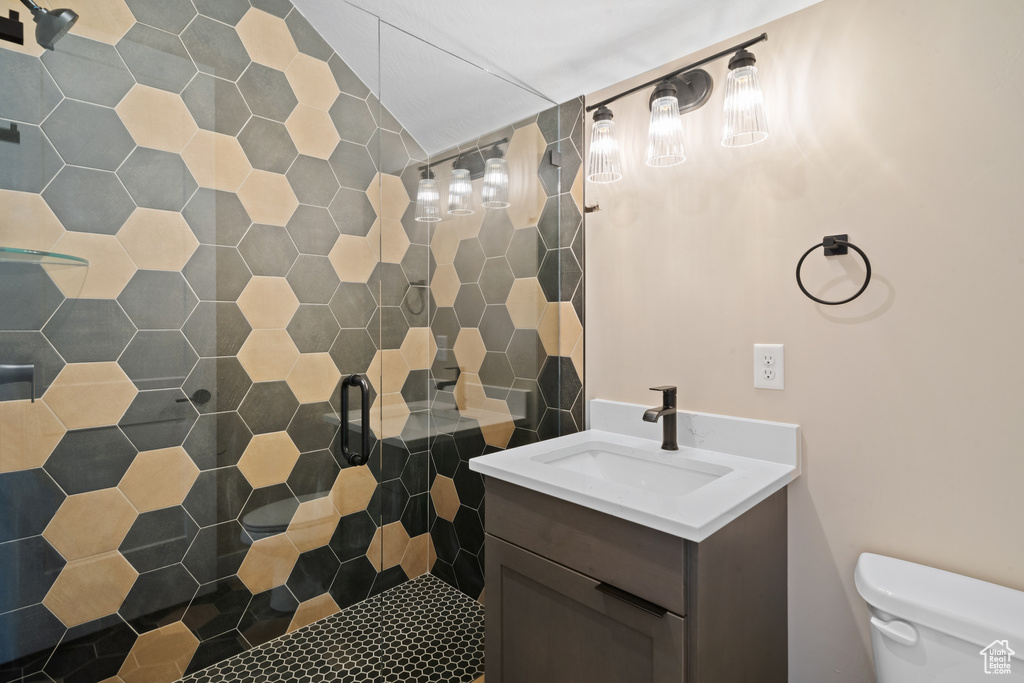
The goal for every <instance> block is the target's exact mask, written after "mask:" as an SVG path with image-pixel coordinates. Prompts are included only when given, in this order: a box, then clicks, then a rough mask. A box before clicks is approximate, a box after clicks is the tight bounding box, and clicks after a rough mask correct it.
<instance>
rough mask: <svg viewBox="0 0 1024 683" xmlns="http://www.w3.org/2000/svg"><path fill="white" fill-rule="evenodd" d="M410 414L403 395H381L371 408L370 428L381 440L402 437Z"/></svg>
mask: <svg viewBox="0 0 1024 683" xmlns="http://www.w3.org/2000/svg"><path fill="white" fill-rule="evenodd" d="M410 414H411V411H410V410H409V406H408V405H407V404H406V402H405V397H403V396H402V395H401V394H381V395H379V396H377V398H376V399H375V400H374V402H373V406H371V408H370V427H371V429H372V430H373V433H374V434H376V435H377V437H378V438H381V439H389V438H391V437H395V436H401V435H402V430H403V429H405V423H406V422H407V421H408V420H409V415H410Z"/></svg>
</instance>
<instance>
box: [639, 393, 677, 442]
mask: <svg viewBox="0 0 1024 683" xmlns="http://www.w3.org/2000/svg"><path fill="white" fill-rule="evenodd" d="M651 391H660V392H661V403H662V405H660V406H657V407H655V408H651V409H650V410H647V411H644V422H657V421H658V418H659V417H663V418H665V419H664V420H662V421H661V430H662V433H661V448H662V450H666V451H678V450H679V444H678V443H676V388H675V387H651Z"/></svg>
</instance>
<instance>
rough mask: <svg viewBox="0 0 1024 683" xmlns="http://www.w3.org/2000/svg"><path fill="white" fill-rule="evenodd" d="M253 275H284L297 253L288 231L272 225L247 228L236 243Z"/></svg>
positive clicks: (257, 225)
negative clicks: (247, 230)
mask: <svg viewBox="0 0 1024 683" xmlns="http://www.w3.org/2000/svg"><path fill="white" fill-rule="evenodd" d="M238 251H239V252H240V253H241V254H242V258H244V259H245V262H246V264H247V265H248V266H249V270H251V271H252V273H253V275H266V276H271V277H284V276H286V275H287V274H288V271H289V270H290V269H291V267H292V264H293V263H295V259H296V258H297V257H298V255H299V250H298V249H296V248H295V245H294V244H292V239H291V237H289V236H288V231H287V230H286V229H285V228H281V227H278V226H274V225H261V224H259V223H257V224H256V225H254V226H252V227H251V228H249V232H247V233H246V234H245V237H243V238H242V241H241V242H240V243H239V245H238Z"/></svg>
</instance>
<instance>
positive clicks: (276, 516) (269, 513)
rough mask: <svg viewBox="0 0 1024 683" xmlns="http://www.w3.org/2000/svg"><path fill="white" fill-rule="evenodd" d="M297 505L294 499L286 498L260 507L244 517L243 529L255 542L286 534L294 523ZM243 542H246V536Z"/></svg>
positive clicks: (242, 520)
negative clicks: (293, 516) (292, 522)
mask: <svg viewBox="0 0 1024 683" xmlns="http://www.w3.org/2000/svg"><path fill="white" fill-rule="evenodd" d="M296 505H297V503H296V502H295V499H294V498H286V499H284V500H278V501H275V502H273V503H269V504H267V505H263V506H262V507H258V508H256V509H255V510H253V511H252V512H249V513H246V514H244V515H242V519H241V522H242V528H243V529H245V532H246V533H247V534H249V537H250V538H251V539H252V540H253V541H258V540H260V539H261V538H270V537H271V536H275V535H277V534H280V533H284V532H285V531H287V530H288V524H289V523H290V522H291V521H292V515H294V514H295V508H296ZM242 542H243V543H245V542H246V539H245V537H244V534H243V538H242Z"/></svg>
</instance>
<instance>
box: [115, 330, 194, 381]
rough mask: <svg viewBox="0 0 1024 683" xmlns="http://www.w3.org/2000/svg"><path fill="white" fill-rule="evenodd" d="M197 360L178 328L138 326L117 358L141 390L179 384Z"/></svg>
mask: <svg viewBox="0 0 1024 683" xmlns="http://www.w3.org/2000/svg"><path fill="white" fill-rule="evenodd" d="M198 360H199V356H198V355H196V352H195V351H193V350H192V346H191V344H189V343H188V340H187V339H185V335H183V334H182V333H181V331H180V330H142V331H140V332H139V333H138V334H136V335H135V338H134V339H132V341H131V343H130V344H128V347H127V348H126V349H125V350H124V353H122V354H121V357H120V358H119V359H118V361H117V362H118V365H120V366H121V369H122V370H124V372H125V374H126V375H128V377H129V378H130V379H131V380H132V382H134V383H135V386H136V387H137V388H138V389H139V390H140V391H144V390H147V389H171V388H175V387H180V386H181V385H182V384H184V383H185V378H187V377H188V375H189V373H190V372H192V368H193V367H195V364H196V362H197V361H198Z"/></svg>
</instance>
